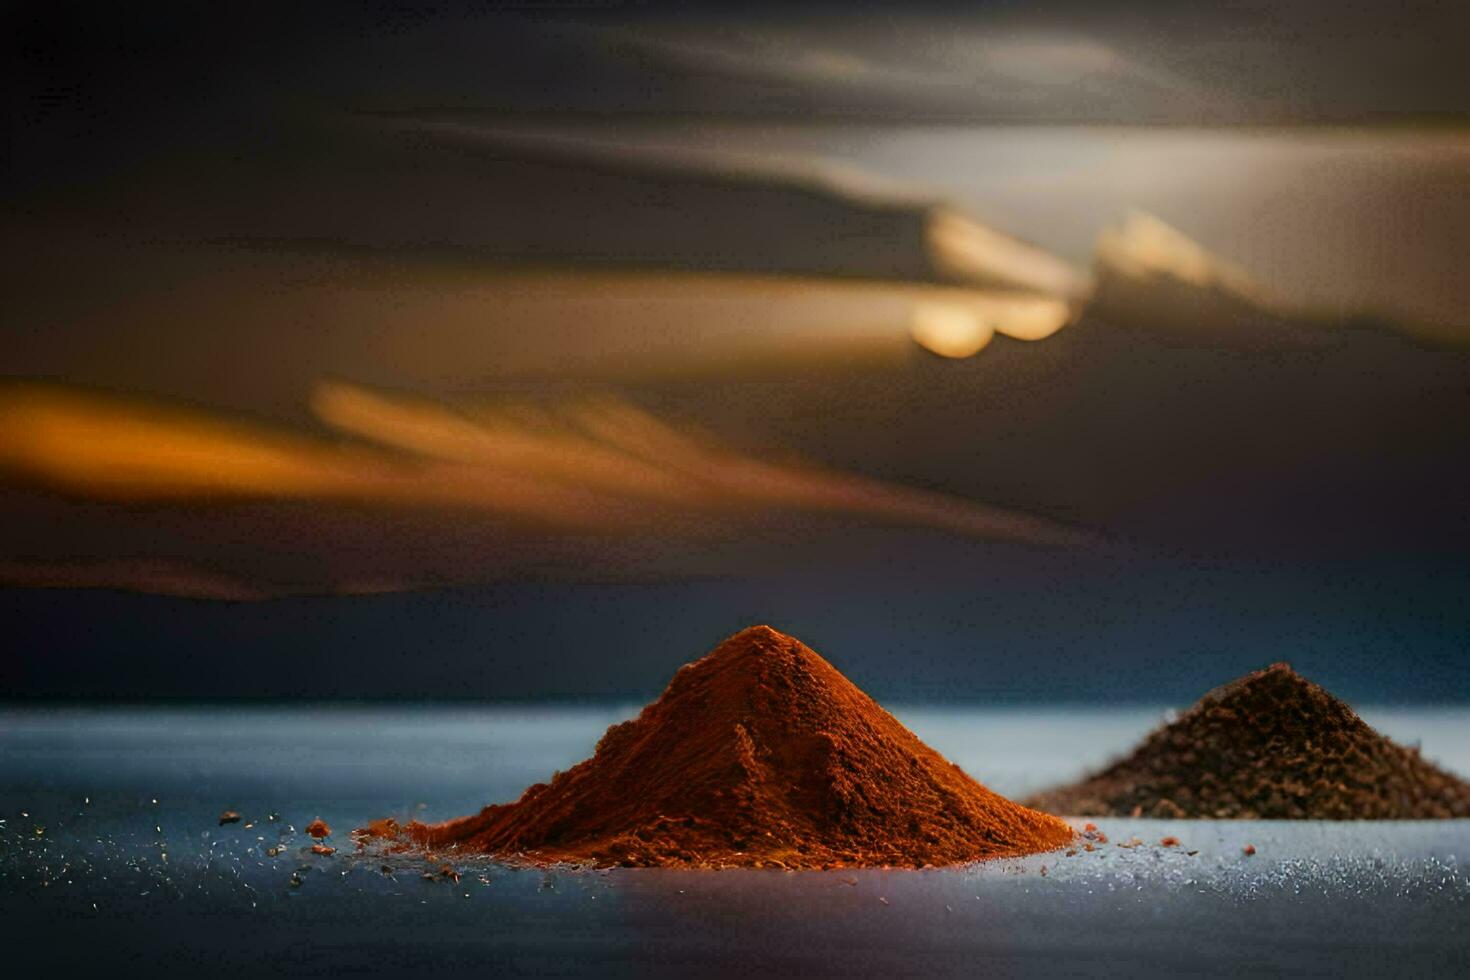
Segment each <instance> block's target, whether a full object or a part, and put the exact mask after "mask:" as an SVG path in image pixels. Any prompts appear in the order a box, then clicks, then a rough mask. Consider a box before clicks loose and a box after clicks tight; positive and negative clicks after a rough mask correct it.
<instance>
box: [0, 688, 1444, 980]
mask: <svg viewBox="0 0 1470 980" xmlns="http://www.w3.org/2000/svg"><path fill="white" fill-rule="evenodd" d="M629 710H631V709H611V708H609V709H600V708H576V709H563V708H545V709H529V708H527V709H507V708H487V709H465V708H433V707H425V708H376V707H370V708H352V709H344V708H309V707H308V708H244V709H219V708H210V709H169V708H158V709H138V708H132V709H106V710H103V709H98V710H88V709H75V708H68V709H64V710H40V709H24V710H22V709H8V710H4V711H0V818H3V820H4V823H3V824H0V922H3V924H4V935H5V938H6V947H7V950H8V951H9V955H10V956H11V958H12V961H13V962H14V963H15V964H16V965H17V966H18V967H20V968H22V969H23V970H24V971H25V972H23V973H19V974H15V975H34V971H38V970H42V969H47V970H60V971H63V973H62V974H61V975H76V974H77V973H90V974H95V975H100V974H107V975H110V976H115V975H118V974H119V973H130V972H136V971H138V970H143V969H146V970H150V971H154V972H157V973H160V974H163V975H167V974H173V973H191V974H194V973H199V972H201V971H208V972H210V973H225V974H232V975H243V976H253V975H260V974H271V973H281V974H329V973H342V974H349V975H351V974H380V973H381V974H390V975H431V974H442V973H443V971H445V970H451V969H456V968H462V969H468V968H474V969H477V970H482V971H487V972H488V971H496V972H525V973H535V974H553V975H555V974H582V975H594V976H602V975H609V974H638V973H656V974H664V975H679V976H688V975H711V974H714V975H760V974H769V973H772V972H787V973H800V974H802V975H882V976H893V975H932V974H964V975H975V974H1000V975H1054V974H1064V975H1076V974H1095V975H1118V974H1122V975H1129V974H1140V973H1143V974H1157V973H1166V974H1171V975H1174V974H1180V973H1190V974H1201V973H1204V974H1216V973H1235V972H1241V971H1269V972H1291V973H1298V974H1310V975H1322V976H1341V975H1345V974H1355V975H1384V974H1401V975H1413V976H1423V975H1432V974H1453V973H1458V974H1461V975H1463V974H1464V973H1465V971H1466V969H1467V968H1470V932H1467V930H1466V928H1465V927H1466V926H1467V925H1470V877H1467V874H1466V871H1465V869H1464V868H1463V862H1464V858H1465V855H1467V854H1470V822H1463V821H1454V822H1442V823H1403V824H1387V823H1378V824H1366V823H1365V824H1322V823H1221V822H1212V821H1211V822H1183V821H1176V822H1164V821H1148V820H1129V819H1118V820H1101V821H1098V823H1099V824H1100V825H1101V829H1102V830H1103V832H1105V833H1106V834H1107V835H1108V837H1109V842H1108V843H1107V844H1105V845H1102V846H1098V847H1097V848H1096V849H1095V850H1094V851H1091V852H1088V851H1085V850H1082V849H1078V851H1077V853H1076V854H1075V855H1072V856H1066V855H1064V854H1050V855H1043V856H1038V857H1034V858H1030V859H1027V860H1024V861H1005V862H997V863H993V864H989V865H984V866H979V867H972V868H962V869H950V870H943V871H922V872H899V871H869V872H856V873H847V872H832V873H797V874H787V873H781V872H761V871H752V872H722V873H703V874H700V873H685V872H663V871H615V872H605V873H599V872H585V871H574V870H566V869H559V870H555V871H543V870H534V869H516V868H511V867H507V866H504V865H501V864H498V863H495V862H491V861H487V860H484V859H469V858H456V859H455V860H454V861H453V867H454V870H455V871H456V872H458V873H459V875H460V878H459V880H458V881H455V880H454V879H453V878H451V877H449V876H446V875H444V874H442V873H440V863H442V862H440V863H434V864H431V865H430V864H425V863H424V862H423V861H422V860H419V859H406V858H384V857H381V856H377V855H368V854H363V855H359V854H356V853H354V851H353V847H352V845H351V843H350V842H349V841H348V840H347V839H346V831H348V830H349V829H351V828H352V827H354V826H358V825H360V824H362V823H363V822H365V821H366V820H368V819H370V818H372V817H376V816H381V815H387V814H393V815H397V816H400V817H402V816H405V815H418V816H420V817H422V818H425V819H437V818H442V817H448V816H453V815H457V814H460V813H467V812H471V811H473V810H474V809H477V808H478V807H479V806H480V805H482V804H483V803H486V802H491V801H496V800H504V799H510V798H513V797H514V796H515V795H516V794H517V793H518V792H519V791H520V790H521V789H522V788H524V786H525V785H527V784H528V783H530V782H534V781H536V780H539V779H544V778H545V777H546V776H547V775H549V774H550V773H551V772H552V771H553V770H555V769H559V768H565V767H566V766H568V765H570V764H571V763H573V762H575V761H577V760H578V759H580V758H583V757H585V756H586V755H587V754H588V753H589V752H590V751H591V747H592V745H593V744H594V742H595V741H596V738H597V737H598V735H600V734H601V732H602V730H603V729H604V728H605V727H606V726H607V725H608V724H610V723H612V722H613V721H616V720H618V719H620V718H621V717H624V716H626V715H627V714H628V713H629ZM897 713H898V714H899V715H900V717H901V718H902V719H903V720H904V721H905V722H906V723H907V724H909V725H910V727H912V728H913V729H914V730H915V731H916V732H917V733H918V734H919V735H920V736H921V737H924V738H925V739H927V740H928V741H930V742H931V743H932V744H934V745H935V746H936V747H937V748H939V749H940V750H941V751H943V752H945V753H946V754H947V755H949V756H950V757H951V758H953V759H954V760H955V761H957V762H959V763H960V764H961V765H962V766H964V767H965V768H966V769H967V771H970V772H972V773H973V774H975V775H976V776H978V777H979V778H981V779H982V780H984V781H986V782H987V783H989V784H990V785H991V786H993V787H994V788H995V789H997V790H1000V791H1002V792H1008V793H1013V794H1019V793H1024V792H1026V791H1027V790H1029V789H1033V788H1036V787H1037V786H1039V785H1042V784H1044V783H1047V782H1051V781H1053V780H1056V779H1064V778H1068V777H1070V776H1072V775H1074V774H1075V773H1076V772H1077V771H1078V770H1079V769H1080V768H1082V767H1085V766H1088V765H1095V764H1097V763H1099V762H1101V761H1103V760H1105V759H1106V758H1107V757H1108V756H1110V755H1112V754H1113V753H1115V752H1117V751H1119V750H1121V749H1122V748H1124V747H1126V746H1127V745H1128V744H1129V743H1131V742H1132V741H1133V740H1134V739H1135V738H1137V737H1138V735H1139V734H1141V733H1142V732H1143V731H1144V730H1146V729H1147V728H1148V727H1150V726H1151V725H1153V724H1155V723H1156V722H1157V721H1158V719H1159V717H1160V714H1161V713H1160V712H1159V711H1156V710H1140V709H1127V710H1117V711H1106V710H1099V709H1048V710H1024V709H1005V710H988V711H987V710H962V709H946V710H943V711H930V710H922V709H908V710H904V709H900V710H899V711H898V712H897ZM1364 713H1365V715H1366V716H1367V717H1368V718H1369V720H1370V721H1372V722H1374V723H1375V724H1377V725H1379V726H1380V727H1381V728H1382V729H1384V730H1385V731H1388V732H1389V733H1391V734H1393V735H1394V736H1395V737H1397V738H1400V739H1401V740H1404V741H1410V742H1412V741H1420V742H1422V745H1423V747H1424V751H1425V753H1426V754H1427V755H1429V756H1430V757H1432V758H1436V759H1438V760H1440V761H1442V762H1444V763H1446V764H1448V765H1450V766H1451V767H1452V768H1455V769H1457V770H1459V771H1470V766H1467V765H1466V763H1467V762H1470V755H1467V752H1466V746H1465V744H1463V743H1465V742H1466V741H1467V733H1470V714H1467V713H1466V712H1465V711H1462V710H1458V709H1443V710H1397V711H1376V712H1375V711H1365V712H1364ZM225 809H233V810H237V811H239V812H240V813H241V814H242V815H243V820H242V821H241V822H240V823H236V824H230V825H226V826H219V825H218V820H217V818H218V815H219V813H220V812H221V811H222V810H225ZM317 816H321V817H322V818H324V819H325V820H326V821H327V822H328V823H329V824H331V825H332V827H333V829H334V831H335V833H334V835H333V841H332V842H333V843H336V844H337V845H338V846H339V848H340V850H339V851H338V853H336V854H333V855H330V856H325V857H324V856H318V855H312V854H310V853H309V851H308V850H306V847H307V845H308V844H309V843H310V842H309V839H308V838H306V837H305V835H304V834H303V832H302V830H303V828H304V826H305V824H306V823H307V822H308V821H309V820H311V819H312V818H314V817H317ZM1166 836H1177V837H1178V838H1179V839H1180V841H1181V843H1180V845H1179V846H1178V847H1168V848H1165V847H1161V846H1160V845H1159V842H1160V840H1162V839H1163V838H1164V837H1166ZM1135 838H1136V839H1137V840H1138V841H1139V842H1140V843H1139V844H1138V845H1137V846H1120V845H1129V844H1132V842H1133V841H1134V839H1135ZM1247 843H1249V844H1252V845H1254V846H1255V848H1256V853H1255V854H1254V855H1253V856H1247V855H1246V854H1244V853H1243V848H1244V846H1245V845H1246V844H1247ZM273 851H274V852H275V853H272V852H273ZM1190 852H1194V853H1190ZM1043 868H1045V871H1044V872H1043ZM425 872H429V873H430V874H431V875H432V879H431V880H426V879H425V878H424V877H423V875H424V873H425Z"/></svg>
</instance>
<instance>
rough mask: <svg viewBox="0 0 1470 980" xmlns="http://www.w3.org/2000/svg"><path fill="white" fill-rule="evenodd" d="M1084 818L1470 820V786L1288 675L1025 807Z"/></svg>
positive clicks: (1245, 686) (1231, 687) (1221, 700)
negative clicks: (1456, 818) (1447, 818)
mask: <svg viewBox="0 0 1470 980" xmlns="http://www.w3.org/2000/svg"><path fill="white" fill-rule="evenodd" d="M1027 803H1028V804H1029V805H1030V806H1033V807H1036V808H1038V809H1043V810H1047V811H1049V812H1051V813H1065V814H1076V815H1078V816H1092V815H1095V816H1145V817H1216V818H1237V819H1253V818H1260V819H1291V820H1302V819H1315V820H1418V819H1434V818H1446V817H1467V816H1470V783H1466V782H1465V781H1464V780H1462V779H1460V778H1458V777H1456V776H1454V775H1453V774H1451V773H1448V772H1445V771H1444V770H1443V769H1440V768H1438V767H1437V766H1435V765H1433V764H1432V763H1430V762H1427V761H1426V760H1424V759H1423V758H1421V757H1420V755H1419V752H1418V750H1417V749H1412V748H1405V747H1404V746H1401V745H1398V744H1395V743H1394V742H1392V741H1390V740H1389V739H1387V738H1385V737H1384V736H1382V735H1380V734H1378V732H1376V731H1374V730H1373V729H1372V728H1370V727H1368V725H1367V724H1365V723H1364V722H1363V720H1362V719H1361V718H1359V717H1358V716H1357V715H1356V714H1355V713H1354V712H1353V710H1352V709H1351V708H1349V707H1348V706H1347V705H1346V704H1344V703H1343V702H1342V701H1339V700H1338V699H1337V698H1335V697H1333V696H1332V695H1331V694H1328V693H1327V692H1326V691H1324V690H1323V689H1322V688H1320V687H1318V686H1317V685H1316V684H1313V683H1312V682H1311V681H1308V680H1306V679H1305V678H1303V677H1301V676H1300V675H1298V674H1297V673H1296V672H1295V671H1293V670H1292V669H1291V668H1290V667H1289V666H1287V665H1286V664H1273V665H1272V666H1270V667H1268V668H1266V669H1265V670H1262V671H1257V672H1256V673H1253V674H1248V675H1246V676H1245V677H1243V678H1241V679H1239V680H1237V681H1234V682H1233V683H1231V684H1227V685H1225V686H1224V687H1221V688H1217V689H1216V690H1214V691H1211V692H1210V693H1209V694H1206V695H1205V696H1204V697H1203V698H1202V699H1200V702H1199V703H1198V704H1196V705H1195V706H1194V707H1193V708H1191V709H1190V710H1189V711H1188V712H1186V713H1185V714H1184V715H1182V716H1181V717H1180V718H1179V719H1178V720H1177V721H1175V722H1173V723H1172V724H1168V725H1165V726H1163V727H1162V728H1159V729H1157V730H1155V731H1154V732H1153V733H1151V734H1150V735H1149V736H1148V737H1147V738H1145V739H1144V740H1143V743H1142V744H1140V745H1139V746H1138V748H1136V749H1135V750H1134V751H1133V752H1132V753H1131V754H1130V755H1128V756H1127V757H1126V758H1123V759H1120V760H1119V761H1117V762H1115V763H1113V764H1112V765H1110V766H1108V767H1107V768H1106V769H1104V770H1103V771H1102V772H1099V773H1097V774H1096V775H1094V776H1092V777H1090V778H1087V779H1084V780H1082V781H1081V782H1079V783H1075V784H1073V785H1070V786H1062V787H1058V788H1055V789H1052V790H1049V791H1047V792H1044V793H1040V794H1038V795H1036V796H1034V797H1032V798H1031V799H1030V800H1028V801H1027Z"/></svg>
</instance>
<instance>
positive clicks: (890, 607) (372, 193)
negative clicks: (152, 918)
mask: <svg viewBox="0 0 1470 980" xmlns="http://www.w3.org/2000/svg"><path fill="white" fill-rule="evenodd" d="M3 17H4V23H3V29H0V34H3V36H4V37H5V38H6V41H5V44H6V46H7V48H8V51H7V57H6V58H4V59H3V61H4V65H5V67H4V68H3V69H0V70H3V71H4V72H5V91H6V93H7V94H6V116H7V127H6V153H5V155H4V159H3V166H4V169H5V181H4V183H5V187H6V193H5V195H4V203H3V212H0V213H3V229H0V248H3V250H4V256H3V258H4V261H3V263H0V281H3V287H0V288H3V295H4V302H3V303H0V350H3V352H4V355H3V357H0V628H3V631H4V635H5V637H6V642H5V643H4V644H3V645H0V697H3V698H5V699H8V700H12V701H24V702H35V701H42V702H46V701H54V700H159V699H164V700H198V699H290V698H299V699H308V700H337V699H354V700H361V699H428V700H461V699H467V700H486V701H567V700H573V701H608V702H609V703H618V704H626V703H630V702H633V703H636V702H638V701H641V700H642V699H645V698H648V697H651V696H653V695H655V694H656V693H657V692H658V691H659V690H660V689H661V688H662V686H663V684H664V683H665V682H666V681H667V679H668V677H669V676H670V675H671V674H672V673H673V671H674V669H675V668H676V667H677V666H678V665H679V664H682V663H684V662H686V661H688V660H692V659H695V658H696V657H698V656H700V655H701V654H703V653H704V652H705V651H706V650H708V649H710V648H711V647H713V646H714V645H715V643H716V642H717V641H718V640H720V639H721V638H723V637H724V636H726V635H728V634H730V633H732V632H734V631H736V630H737V629H739V628H741V627H743V626H746V625H749V624H751V623H754V622H768V623H770V624H771V625H773V626H776V627H777V628H779V629H783V630H785V631H788V632H791V633H794V634H795V635H797V636H799V637H800V638H801V639H803V640H805V641H806V642H807V643H809V644H810V645H812V646H814V647H815V648H816V649H818V650H819V651H820V652H822V653H823V654H824V655H826V656H827V657H828V658H829V659H831V660H832V661H833V662H834V663H835V664H836V665H837V666H838V667H839V668H840V669H842V670H843V671H844V672H846V673H847V674H848V675H849V676H850V677H851V678H852V679H853V680H854V681H855V682H857V683H858V684H859V685H860V686H862V687H864V688H865V689H866V690H868V691H869V692H870V693H871V694H873V695H874V696H875V697H876V698H878V699H879V700H880V701H890V702H895V703H904V702H931V703H932V702H949V701H953V702H974V703H984V704H992V703H1019V704H1034V703H1043V702H1053V703H1055V702H1087V701H1096V702H1106V703H1109V704H1116V703H1119V702H1134V703H1141V704H1159V703H1179V704H1182V703H1188V702H1189V701H1192V700H1193V699H1194V698H1195V697H1197V696H1198V695H1199V694H1200V693H1202V692H1203V691H1204V690H1205V689H1207V688H1209V687H1211V686H1213V685H1215V684H1217V683H1220V682H1223V681H1225V680H1228V679H1230V678H1232V677H1234V676H1236V675H1238V674H1240V673H1242V672H1244V671H1245V670H1249V669H1253V668H1257V667H1260V666H1264V665H1265V664H1267V663H1270V662H1272V661H1276V660H1289V661H1291V662H1292V663H1293V664H1294V665H1295V666H1296V667H1297V668H1298V669H1299V670H1301V671H1302V672H1303V673H1305V674H1306V675H1307V676H1308V677H1310V678H1312V679H1314V680H1317V681H1319V682H1321V683H1323V684H1324V685H1326V686H1327V687H1328V688H1329V689H1331V690H1333V691H1334V692H1336V693H1338V694H1340V695H1342V696H1344V697H1346V698H1348V699H1349V700H1354V701H1370V702H1373V703H1382V702H1402V703H1411V704H1424V703H1434V702H1463V701H1465V700H1466V699H1467V698H1470V679H1467V678H1470V673H1467V671H1466V670H1465V666H1466V656H1467V653H1470V603H1467V602H1466V601H1465V596H1466V595H1467V594H1470V565H1467V563H1466V562H1465V560H1464V559H1465V555H1466V554H1467V548H1470V518H1467V508H1466V500H1467V494H1470V453H1467V452H1466V445H1467V439H1466V436H1467V422H1470V280H1467V278H1466V276H1465V275H1464V257H1465V256H1466V255H1467V254H1470V128H1467V122H1470V103H1467V101H1466V93H1467V92H1470V63H1467V62H1466V60H1465V58H1464V57H1463V50H1462V49H1463V38H1464V37H1465V36H1466V33H1467V29H1470V14H1467V12H1466V8H1465V7H1464V6H1463V5H1460V4H1452V3H1405V4H1397V5H1384V4H1373V5H1351V6H1348V7H1345V8H1344V7H1342V6H1341V5H1332V4H1326V3H1305V2H1301V3H1270V4H1267V3H1250V2H1246V3H1228V4H1215V3H1211V4H1188V3H1186V4H1180V3H1169V4H1165V3H1150V2H1146V3H1141V4H1130V5H1128V6H1127V8H1126V9H1124V10H1118V9H1101V8H1097V7H1096V6H1095V5H1090V4H1074V3H1070V2H1040V3H1025V4H1022V3H1006V2H999V3H978V4H963V5H961V4H951V5H939V4H922V3H918V4H902V5H864V4H856V5H855V4H851V3H849V4H844V5H840V6H837V5H832V6H822V5H791V4H781V5H763V4H746V5H742V6H741V7H740V8H738V10H737V9H735V8H729V7H723V6H721V5H716V4H701V3H689V4H680V5H667V6H666V5H660V4H615V3H587V4H569V3H547V4H535V3H523V4H501V5H480V4H457V3H422V4H420V3H368V4H345V3H342V4H339V3H320V4H311V5H306V6H304V7H302V6H300V5H274V4H269V3H267V4H251V5H248V6H238V7H234V6H231V5H223V6H217V5H207V6H199V5H182V4H181V5H177V6H173V5H168V4H153V5H150V6H149V7H148V8H147V9H146V10H141V11H140V10H138V9H134V8H126V9H124V8H116V9H113V8H103V9H98V8H96V7H95V6H94V5H84V4H67V3H47V4H27V3H20V4H10V5H7V8H6V10H5V13H4V15H3Z"/></svg>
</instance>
